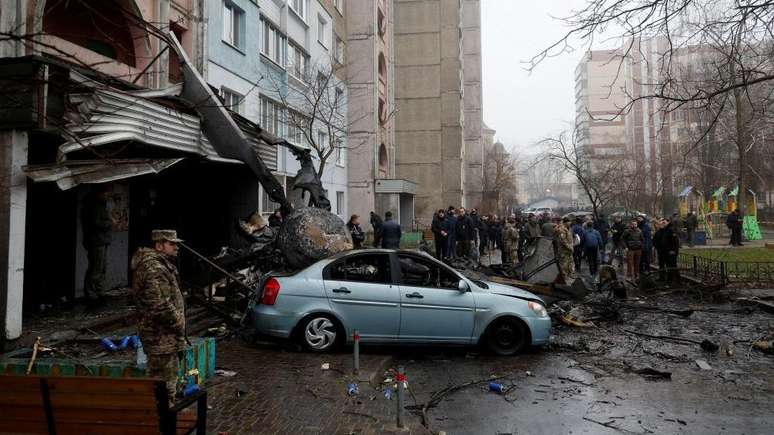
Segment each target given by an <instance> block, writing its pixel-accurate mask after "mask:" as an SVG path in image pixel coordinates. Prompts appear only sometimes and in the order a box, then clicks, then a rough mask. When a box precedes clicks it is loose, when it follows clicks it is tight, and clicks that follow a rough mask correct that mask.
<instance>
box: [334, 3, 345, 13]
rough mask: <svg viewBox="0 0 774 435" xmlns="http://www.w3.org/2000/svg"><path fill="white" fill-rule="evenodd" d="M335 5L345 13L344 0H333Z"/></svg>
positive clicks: (340, 11)
mask: <svg viewBox="0 0 774 435" xmlns="http://www.w3.org/2000/svg"><path fill="white" fill-rule="evenodd" d="M333 7H335V8H336V10H337V11H339V13H340V14H341V15H344V0H333Z"/></svg>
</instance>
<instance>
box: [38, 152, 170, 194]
mask: <svg viewBox="0 0 774 435" xmlns="http://www.w3.org/2000/svg"><path fill="white" fill-rule="evenodd" d="M181 160H183V159H151V160H145V159H127V160H124V161H113V162H106V161H101V160H92V161H74V162H67V164H54V165H36V166H29V167H27V169H26V172H27V176H28V177H30V178H31V179H32V180H33V181H35V182H36V183H41V182H46V181H55V182H56V184H57V186H59V188H60V189H62V190H67V189H71V188H73V187H75V186H77V185H79V184H90V183H107V182H110V181H116V180H121V179H124V178H130V177H136V176H139V175H146V174H156V173H159V172H161V171H163V170H164V169H167V168H168V167H170V166H172V165H174V164H175V163H177V162H179V161H181Z"/></svg>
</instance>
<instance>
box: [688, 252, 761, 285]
mask: <svg viewBox="0 0 774 435" xmlns="http://www.w3.org/2000/svg"><path fill="white" fill-rule="evenodd" d="M677 265H678V267H679V268H680V272H681V273H683V274H686V275H688V276H691V277H693V278H696V279H698V280H700V281H701V282H703V283H707V284H716V285H727V284H731V283H741V284H769V285H771V284H774V262H760V261H759V262H755V261H724V260H717V259H711V258H705V257H700V256H697V255H693V254H680V255H679V257H678V260H677Z"/></svg>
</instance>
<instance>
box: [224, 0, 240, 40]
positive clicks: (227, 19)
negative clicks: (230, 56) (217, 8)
mask: <svg viewBox="0 0 774 435" xmlns="http://www.w3.org/2000/svg"><path fill="white" fill-rule="evenodd" d="M244 15H245V13H244V11H242V10H241V9H239V8H238V7H236V6H234V4H232V3H230V2H223V41H224V42H226V43H228V44H230V45H233V46H234V47H237V48H242V46H243V41H242V39H243V38H242V27H243V23H244Z"/></svg>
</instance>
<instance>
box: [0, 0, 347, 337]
mask: <svg viewBox="0 0 774 435" xmlns="http://www.w3.org/2000/svg"><path fill="white" fill-rule="evenodd" d="M263 3H266V4H265V5H264V4H263ZM328 3H330V5H329V4H328ZM337 3H338V2H337ZM302 5H303V6H302ZM332 5H333V2H328V1H325V2H318V1H317V0H315V1H306V2H301V3H299V2H294V1H292V0H290V1H287V2H286V1H281V2H277V1H273V0H272V1H266V2H263V1H259V2H255V1H251V0H234V1H227V2H221V1H204V0H116V1H111V2H105V1H102V0H70V1H67V2H57V1H52V0H49V1H45V0H15V1H5V0H3V1H0V33H2V34H3V35H9V36H10V37H3V38H2V40H0V93H2V98H0V101H2V104H0V248H1V249H2V251H1V252H0V323H2V327H3V329H2V337H0V339H2V340H3V341H4V340H13V339H16V338H18V337H19V336H20V335H21V332H22V314H23V312H24V310H27V309H31V308H33V307H37V306H39V305H40V304H49V303H55V302H58V301H61V300H63V299H67V300H72V299H73V298H77V297H79V296H81V295H82V291H83V278H84V273H85V270H86V263H87V261H86V251H85V249H84V247H83V246H82V239H83V234H82V228H81V222H80V216H79V214H80V213H81V208H82V204H83V201H84V198H85V197H86V196H87V195H88V194H89V193H90V192H92V191H93V190H95V189H96V187H95V186H98V185H107V186H109V188H108V196H109V199H108V210H109V213H110V215H111V218H112V221H113V228H112V242H111V244H110V245H109V248H108V254H107V257H108V260H107V265H108V268H107V287H108V288H118V287H126V286H127V285H128V284H129V259H130V257H131V254H132V253H133V252H134V251H135V250H136V249H137V248H138V247H140V246H144V245H148V244H149V237H150V231H151V229H153V228H161V227H163V228H174V229H176V230H177V231H178V234H180V236H181V237H182V238H184V239H186V241H187V243H188V244H190V245H191V246H193V247H194V248H196V249H197V250H199V251H200V252H203V253H205V254H208V255H210V254H215V253H217V252H218V251H219V250H220V248H221V247H222V246H225V245H232V246H233V245H238V244H239V243H241V239H240V238H239V236H238V235H237V232H236V231H235V225H236V222H237V221H238V219H240V218H244V217H245V216H246V215H247V214H249V213H251V212H253V211H255V210H261V211H262V212H265V213H270V212H271V211H273V209H274V207H276V205H275V204H273V203H271V202H270V201H269V199H268V196H267V195H266V194H265V192H264V191H263V189H262V188H261V187H260V185H259V182H258V180H257V179H256V177H255V176H254V174H253V173H252V172H251V171H250V169H249V168H248V167H247V166H246V165H244V164H243V163H241V162H237V161H234V160H230V159H228V158H224V157H222V156H220V155H218V153H217V152H216V151H215V150H214V149H213V147H212V146H211V145H210V144H209V142H208V141H207V139H206V137H205V136H204V134H203V133H202V131H201V127H200V125H201V120H200V119H199V117H198V115H197V112H196V110H194V108H192V107H190V105H188V104H185V103H184V102H183V101H181V100H180V99H179V98H178V97H177V95H178V94H179V93H180V90H181V89H182V80H183V79H182V74H181V68H180V64H179V61H178V58H177V56H175V55H174V54H173V52H172V50H170V49H168V47H167V44H166V42H164V38H162V37H159V35H160V34H162V33H166V32H172V33H174V35H175V36H176V38H177V39H178V40H179V41H180V42H181V45H182V47H183V49H184V51H185V52H186V53H187V56H188V58H189V59H190V60H191V63H192V64H193V65H194V66H195V68H196V69H197V70H198V71H199V72H200V73H201V74H202V75H203V77H204V78H205V80H206V81H207V83H208V84H209V85H210V87H211V88H212V90H213V91H214V92H215V93H216V94H217V95H219V96H220V98H221V100H222V101H223V104H224V106H227V107H228V108H229V109H230V110H231V111H232V116H233V118H234V119H235V121H236V122H237V124H238V125H239V127H240V128H241V129H242V131H243V133H244V134H245V136H246V137H247V138H248V139H249V140H250V141H251V143H252V146H253V150H254V152H256V153H257V154H258V155H259V156H260V158H261V160H263V162H264V163H265V164H266V166H267V167H268V168H269V169H270V170H271V171H272V173H273V174H274V175H275V176H276V178H277V179H278V180H280V183H281V184H282V185H283V186H285V188H286V189H289V188H290V186H292V177H291V174H295V171H296V169H297V167H298V166H297V165H298V163H297V162H296V161H295V159H294V158H293V156H292V155H290V154H289V153H287V152H286V151H285V150H284V149H283V150H278V149H277V148H276V147H274V146H270V145H267V144H265V143H262V142H260V141H259V140H258V136H257V134H256V131H257V129H258V128H259V125H264V124H266V125H268V124H271V123H273V125H274V127H272V132H273V133H276V134H277V135H279V136H282V137H286V138H287V139H288V140H289V141H293V139H294V138H295V137H297V134H296V132H293V131H290V130H291V129H290V128H288V126H287V124H286V122H285V118H284V115H285V112H284V110H285V109H286V108H283V107H278V105H277V100H275V99H272V98H271V96H270V95H269V94H268V93H267V92H265V91H264V90H263V89H260V88H259V86H257V84H258V83H259V82H260V79H261V77H263V76H265V75H266V74H267V72H266V71H267V68H272V69H273V71H274V72H275V73H276V74H277V76H279V77H283V80H284V82H282V86H284V87H287V86H293V82H292V79H288V74H287V73H286V71H287V70H288V69H291V68H293V67H294V65H293V64H291V60H292V61H295V62H298V60H297V59H299V56H300V58H302V59H306V60H309V59H312V58H314V57H319V58H322V59H332V57H331V53H332V52H333V50H334V48H335V50H337V53H338V54H337V55H338V56H341V57H340V59H342V60H343V50H344V46H345V45H344V44H343V40H344V38H340V37H337V36H336V33H335V31H336V30H335V29H336V27H335V26H336V17H335V16H333V15H332V13H333V12H335V9H333V6H332ZM296 8H297V9H298V10H296ZM293 20H296V22H294V21H293ZM307 23H312V24H313V25H311V26H310V25H308V24H307ZM338 27H339V28H340V27H341V25H339V26H338ZM340 33H343V32H340ZM321 38H322V39H324V41H318V40H319V39H321ZM339 41H340V42H341V44H338V45H337V42H339ZM323 43H325V44H327V46H325V45H324V44H323ZM291 50H293V55H292V57H291V55H290V51H291ZM339 51H340V53H339ZM333 58H335V57H333ZM341 87H342V92H344V91H345V89H344V88H345V86H341ZM264 96H265V97H266V98H264ZM297 145H301V146H304V144H301V143H297ZM343 148H344V147H343V146H342V149H343ZM346 173H347V172H346V155H343V156H336V158H335V159H334V161H333V162H332V163H331V164H329V165H328V167H327V169H326V172H325V173H324V174H323V177H322V179H323V184H324V187H325V188H326V189H327V190H328V196H329V197H330V198H331V200H330V201H331V205H332V211H333V212H334V213H337V214H338V215H339V216H341V217H344V216H346V214H347V209H346V196H347V190H346V186H347V175H346ZM288 197H289V198H291V197H292V195H288ZM298 200H303V198H298ZM182 267H183V274H184V276H185V275H186V273H185V271H186V265H185V264H183V265H182ZM188 267H191V265H188Z"/></svg>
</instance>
